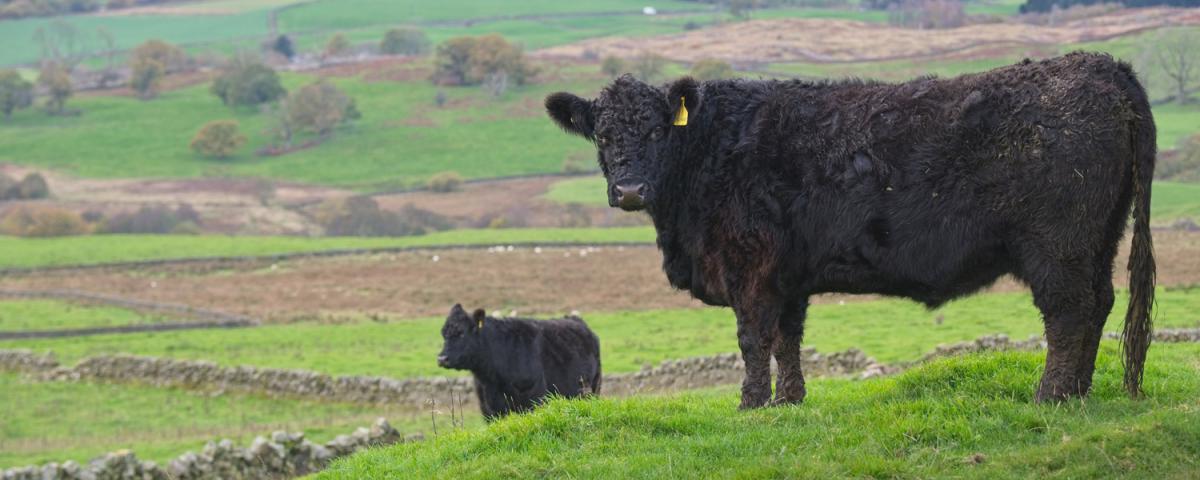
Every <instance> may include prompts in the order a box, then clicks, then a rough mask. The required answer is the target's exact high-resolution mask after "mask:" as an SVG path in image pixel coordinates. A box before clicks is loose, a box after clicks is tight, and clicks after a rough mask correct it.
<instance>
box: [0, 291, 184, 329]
mask: <svg viewBox="0 0 1200 480" xmlns="http://www.w3.org/2000/svg"><path fill="white" fill-rule="evenodd" d="M172 320H173V319H171V318H169V317H164V316H161V315H148V314H143V313H139V312H135V311H133V310H127V309H124V308H116V307H108V306H97V305H78V304H73V303H68V302H61V301H56V300H6V299H0V332H17V331H29V330H62V329H71V328H90V327H115V326H121V325H138V324H147V323H160V322H168V321H172Z"/></svg>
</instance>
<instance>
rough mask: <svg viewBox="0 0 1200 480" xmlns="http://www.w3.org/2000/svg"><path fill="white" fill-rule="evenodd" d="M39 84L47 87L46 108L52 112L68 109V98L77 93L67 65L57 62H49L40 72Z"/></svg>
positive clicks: (56, 112)
mask: <svg viewBox="0 0 1200 480" xmlns="http://www.w3.org/2000/svg"><path fill="white" fill-rule="evenodd" d="M38 85H41V86H42V88H44V89H46V93H47V94H48V96H49V98H47V99H46V110H47V111H49V112H50V113H52V114H59V113H63V112H64V111H65V110H66V105H67V99H68V98H71V95H72V94H74V93H75V87H74V86H73V85H72V84H71V75H70V74H69V73H67V69H66V67H64V66H63V65H62V64H60V63H57V62H47V63H46V64H45V65H44V66H42V70H41V72H40V73H39V74H38Z"/></svg>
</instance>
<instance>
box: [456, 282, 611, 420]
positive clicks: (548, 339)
mask: <svg viewBox="0 0 1200 480" xmlns="http://www.w3.org/2000/svg"><path fill="white" fill-rule="evenodd" d="M442 339H443V341H444V342H445V343H443V346H442V353H441V354H440V355H438V365H439V366H441V367H444V368H451V369H455V370H470V371H471V374H472V375H473V376H474V377H475V393H476V394H478V395H479V407H480V409H481V410H482V411H483V416H484V418H486V419H488V420H489V421H490V420H493V419H496V418H499V417H503V416H505V415H508V413H509V412H524V411H527V410H529V409H532V408H533V407H534V406H536V405H537V404H538V403H540V402H541V400H542V399H543V398H545V397H546V395H548V394H555V395H561V396H564V397H568V398H570V397H578V396H580V395H592V394H598V393H600V341H599V340H598V339H597V338H596V335H595V334H593V333H592V331H591V329H589V328H588V326H587V324H586V323H584V322H583V319H581V318H579V317H575V316H570V317H565V318H563V319H560V320H543V321H537V320H529V319H521V318H493V317H489V316H487V315H486V314H485V313H484V311H483V310H482V309H479V310H475V312H474V313H473V314H467V312H466V311H465V310H463V308H462V306H461V305H455V306H454V308H452V309H451V310H450V315H449V316H448V317H446V324H445V325H443V326H442Z"/></svg>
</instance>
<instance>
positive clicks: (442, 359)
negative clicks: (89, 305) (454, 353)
mask: <svg viewBox="0 0 1200 480" xmlns="http://www.w3.org/2000/svg"><path fill="white" fill-rule="evenodd" d="M449 361H450V357H447V356H445V355H438V366H439V367H442V368H450V365H449Z"/></svg>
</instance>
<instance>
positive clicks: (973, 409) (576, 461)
mask: <svg viewBox="0 0 1200 480" xmlns="http://www.w3.org/2000/svg"><path fill="white" fill-rule="evenodd" d="M1197 355H1200V347H1197V346H1195V345H1166V346H1164V345H1159V346H1157V347H1156V349H1154V350H1152V351H1151V356H1150V359H1149V365H1150V366H1149V368H1148V370H1147V374H1146V378H1147V393H1148V395H1149V398H1148V399H1146V400H1142V401H1132V400H1129V399H1128V398H1126V397H1125V395H1124V394H1123V392H1122V391H1121V389H1120V383H1121V367H1120V361H1119V360H1118V358H1117V350H1116V348H1115V344H1113V343H1112V342H1106V343H1105V345H1104V348H1103V351H1102V354H1101V357H1100V364H1099V366H1098V368H1097V372H1096V375H1097V378H1096V386H1095V390H1094V391H1093V393H1092V396H1091V397H1090V398H1088V399H1087V400H1085V401H1079V400H1074V401H1070V402H1066V403H1063V404H1060V405H1037V404H1034V403H1032V402H1031V397H1032V392H1033V386H1034V385H1035V384H1036V382H1037V378H1038V375H1039V373H1040V371H1041V363H1042V362H1041V355H1040V354H1036V353H999V354H988V355H980V356H970V357H964V358H956V359H949V360H942V361H938V362H936V363H933V364H930V365H926V366H923V367H920V368H917V369H915V370H912V371H909V372H907V373H904V374H902V375H900V376H898V377H894V378H886V379H876V380H868V381H851V380H819V381H815V382H811V383H810V387H809V397H808V400H807V401H806V403H805V404H803V405H800V406H792V407H779V408H767V409H762V410H756V411H751V412H738V411H737V410H736V406H737V394H736V393H735V392H734V391H732V390H733V389H731V388H727V389H719V390H715V391H709V392H702V393H690V394H682V395H673V396H667V397H639V398H632V399H592V400H578V401H562V400H555V401H551V402H550V403H549V405H547V406H545V407H544V408H542V409H540V410H538V411H535V412H534V413H532V414H527V415H519V416H515V417H510V418H507V419H505V420H502V421H500V422H496V423H494V424H491V425H489V426H487V427H486V428H471V429H466V430H462V431H459V432H457V433H454V434H450V435H445V436H440V437H438V438H436V439H434V440H432V441H427V442H422V443H417V444H404V445H399V446H394V447H389V448H381V449H376V450H370V451H367V452H365V453H362V454H359V455H355V456H353V457H350V458H347V459H344V460H341V461H338V462H337V463H335V464H334V465H333V467H332V468H330V469H329V470H327V471H325V472H323V473H321V474H318V475H317V476H316V478H319V479H337V478H347V479H349V478H494V477H497V476H500V477H505V478H545V477H565V478H708V477H712V478H839V477H855V478H867V477H869V478H881V477H888V478H896V477H900V478H928V477H941V478H988V479H994V478H1021V479H1024V478H1037V477H1050V478H1114V477H1117V478H1186V477H1190V476H1192V475H1194V474H1195V472H1196V471H1197V469H1200V462H1198V460H1197V459H1200V415H1197V414H1196V411H1197V408H1200V400H1198V399H1197V398H1196V396H1195V392H1196V391H1198V390H1200V363H1197V361H1196V358H1197Z"/></svg>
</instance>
